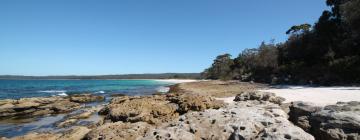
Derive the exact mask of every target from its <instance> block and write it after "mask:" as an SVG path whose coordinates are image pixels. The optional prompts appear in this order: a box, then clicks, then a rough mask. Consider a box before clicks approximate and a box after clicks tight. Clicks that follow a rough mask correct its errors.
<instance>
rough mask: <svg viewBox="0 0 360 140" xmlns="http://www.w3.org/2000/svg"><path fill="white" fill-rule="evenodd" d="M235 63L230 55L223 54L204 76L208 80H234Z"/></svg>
mask: <svg viewBox="0 0 360 140" xmlns="http://www.w3.org/2000/svg"><path fill="white" fill-rule="evenodd" d="M233 64H234V61H233V60H232V59H231V55H230V54H223V55H219V56H217V57H216V59H215V60H214V62H213V64H212V65H211V67H210V68H208V69H206V70H205V71H204V72H203V73H202V75H203V77H205V78H207V79H221V80H230V79H232V68H231V67H232V66H233Z"/></svg>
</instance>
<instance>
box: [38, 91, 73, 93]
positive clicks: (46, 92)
mask: <svg viewBox="0 0 360 140" xmlns="http://www.w3.org/2000/svg"><path fill="white" fill-rule="evenodd" d="M39 92H43V93H65V92H66V90H42V91H39Z"/></svg>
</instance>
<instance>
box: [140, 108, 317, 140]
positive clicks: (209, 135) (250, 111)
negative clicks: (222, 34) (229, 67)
mask: <svg viewBox="0 0 360 140" xmlns="http://www.w3.org/2000/svg"><path fill="white" fill-rule="evenodd" d="M142 139H144V140H148V139H174V140H180V139H181V140H192V139H193V140H197V139H229V140H241V139H301V140H313V139H314V137H313V136H311V135H310V134H308V133H306V132H305V131H303V130H302V129H301V128H299V127H297V126H295V125H293V124H292V123H291V122H290V121H288V120H287V114H286V113H285V112H284V111H282V109H281V107H280V106H279V105H277V104H273V103H269V102H265V103H259V101H247V102H239V103H236V104H234V105H229V106H227V107H224V108H220V109H217V110H216V109H209V110H205V111H203V112H188V113H186V114H184V115H182V116H180V119H179V120H178V121H177V122H173V123H170V124H168V125H165V126H163V127H160V128H154V129H152V130H150V131H149V132H148V133H146V135H145V137H144V138H142Z"/></svg>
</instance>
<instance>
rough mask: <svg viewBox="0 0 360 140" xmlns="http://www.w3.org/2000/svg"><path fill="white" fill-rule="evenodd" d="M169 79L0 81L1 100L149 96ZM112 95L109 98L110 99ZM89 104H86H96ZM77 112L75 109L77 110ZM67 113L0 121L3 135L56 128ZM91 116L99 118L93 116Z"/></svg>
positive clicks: (8, 135) (54, 129)
mask: <svg viewBox="0 0 360 140" xmlns="http://www.w3.org/2000/svg"><path fill="white" fill-rule="evenodd" d="M168 85H170V83H166V82H158V81H154V80H0V99H18V98H24V97H49V96H65V95H71V94H78V93H91V94H97V95H103V96H105V97H106V96H109V95H112V94H119V93H121V94H126V95H130V96H131V95H150V94H153V93H154V92H157V91H158V90H161V89H162V88H164V87H165V86H168ZM110 98H111V97H109V98H107V101H108V99H110ZM97 104H98V103H94V104H93V103H90V104H87V105H86V106H94V105H97ZM99 104H100V103H99ZM74 112H76V111H74ZM64 116H65V114H58V115H51V116H44V117H37V118H28V119H29V120H27V119H15V120H13V119H5V120H0V137H14V136H20V135H25V134H26V133H29V132H34V131H35V132H43V131H45V132H46V131H56V130H58V128H56V127H55V125H54V124H55V123H56V122H58V121H61V120H63V119H64ZM92 117H95V118H96V117H98V115H96V114H95V115H93V116H92Z"/></svg>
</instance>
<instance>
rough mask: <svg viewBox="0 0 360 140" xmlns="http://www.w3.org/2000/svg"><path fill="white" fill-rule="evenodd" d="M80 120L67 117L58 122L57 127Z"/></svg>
mask: <svg viewBox="0 0 360 140" xmlns="http://www.w3.org/2000/svg"><path fill="white" fill-rule="evenodd" d="M77 121H78V119H66V120H64V121H63V122H60V123H58V124H57V125H56V126H57V127H68V126H70V125H73V124H75V123H76V122H77Z"/></svg>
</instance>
